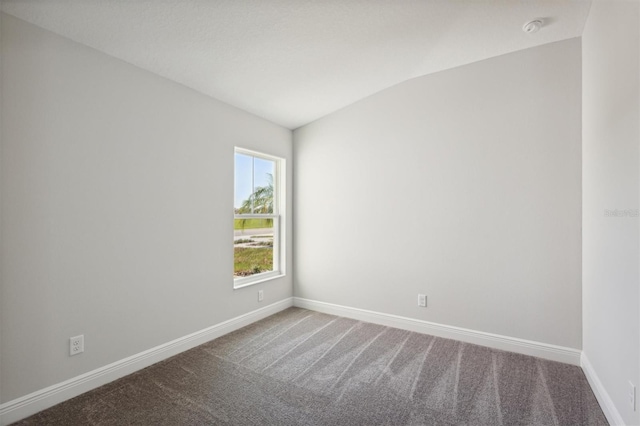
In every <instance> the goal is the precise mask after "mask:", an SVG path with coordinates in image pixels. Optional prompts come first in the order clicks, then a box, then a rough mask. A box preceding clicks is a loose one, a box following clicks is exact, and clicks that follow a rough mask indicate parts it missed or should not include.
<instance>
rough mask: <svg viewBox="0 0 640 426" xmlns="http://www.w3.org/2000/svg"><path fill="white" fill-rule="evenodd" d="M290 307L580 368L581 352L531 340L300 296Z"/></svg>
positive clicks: (295, 298)
mask: <svg viewBox="0 0 640 426" xmlns="http://www.w3.org/2000/svg"><path fill="white" fill-rule="evenodd" d="M293 306H297V307H300V308H305V309H310V310H313V311H318V312H324V313H327V314H332V315H339V316H343V317H347V318H353V319H357V320H359V321H367V322H372V323H375V324H380V325H385V326H388V327H395V328H400V329H403V330H409V331H416V332H418V333H424V334H430V335H432V336H438V337H444V338H447V339H455V340H460V341H463V342H467V343H473V344H476V345H481V346H487V347H490V348H494V349H501V350H504V351H510V352H516V353H520V354H524V355H531V356H536V357H539V358H544V359H549V360H552V361H559V362H563V363H566V364H572V365H578V366H579V365H580V354H581V351H580V350H578V349H572V348H566V347H562V346H556V345H550V344H547V343H540V342H534V341H531V340H524V339H518V338H515V337H507V336H501V335H499V334H492V333H485V332H482V331H476V330H469V329H466V328H460V327H454V326H450V325H443V324H437V323H433V322H429V321H423V320H418V319H414V318H407V317H401V316H397V315H390V314H385V313H382V312H374V311H367V310H365V309H358V308H351V307H348V306H341V305H334V304H332V303H326V302H319V301H316V300H309V299H303V298H300V297H294V298H293Z"/></svg>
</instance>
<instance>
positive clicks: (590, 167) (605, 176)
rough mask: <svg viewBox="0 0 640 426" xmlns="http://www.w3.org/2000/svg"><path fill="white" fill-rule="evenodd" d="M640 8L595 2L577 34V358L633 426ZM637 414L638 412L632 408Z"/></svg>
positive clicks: (638, 321) (637, 377)
mask: <svg viewBox="0 0 640 426" xmlns="http://www.w3.org/2000/svg"><path fill="white" fill-rule="evenodd" d="M639 25H640V3H638V2H637V1H635V2H632V1H594V2H593V4H592V5H591V11H590V13H589V18H588V20H587V24H586V26H585V30H584V34H583V90H584V92H583V134H582V136H583V170H582V178H583V210H582V215H583V221H584V222H583V245H582V253H583V272H582V273H583V298H584V306H583V329H584V337H583V341H584V355H585V356H586V357H587V359H588V360H589V362H590V364H591V365H592V366H593V369H594V370H595V372H596V374H597V376H598V378H599V379H600V381H601V382H602V385H603V387H604V389H605V390H606V392H607V393H608V394H609V396H610V397H611V400H612V401H613V404H614V405H615V408H616V410H617V411H618V413H620V415H621V416H622V418H623V420H624V421H625V423H626V424H640V416H639V414H638V411H636V412H635V413H634V412H633V410H632V409H631V407H630V405H629V402H628V391H629V385H628V382H629V381H631V382H632V383H634V384H635V385H636V386H639V385H640V371H639V368H640V351H639V339H640V317H639V313H640V309H639V297H640V295H639V294H638V293H639V288H640V270H639V268H640V262H639V259H640V251H639V246H640V226H639V220H638V217H637V216H635V217H634V216H624V215H623V216H620V217H617V216H613V217H611V216H609V217H607V216H605V210H616V209H619V210H620V211H621V214H624V213H622V212H624V211H625V210H626V209H630V210H632V211H633V210H637V209H638V208H640V203H639V192H640V160H639V155H640V149H639V148H640V108H639V105H640V92H639V91H640V84H639V79H640V67H639V65H638V61H639V58H640V55H639V50H640V46H639V44H640V32H639V30H638V26H639ZM638 410H640V407H639V408H638Z"/></svg>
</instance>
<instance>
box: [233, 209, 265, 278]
mask: <svg viewBox="0 0 640 426" xmlns="http://www.w3.org/2000/svg"><path fill="white" fill-rule="evenodd" d="M234 222H235V223H234V225H235V226H234V228H235V229H234V232H233V234H234V235H233V252H234V256H233V258H234V268H233V269H234V271H233V276H234V278H238V277H247V276H250V275H254V274H259V273H262V272H269V271H273V236H274V235H273V229H274V228H273V219H235V221H234Z"/></svg>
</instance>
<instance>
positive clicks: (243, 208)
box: [233, 148, 284, 288]
mask: <svg viewBox="0 0 640 426" xmlns="http://www.w3.org/2000/svg"><path fill="white" fill-rule="evenodd" d="M283 163H284V160H283V159H281V158H276V157H272V156H270V155H266V154H260V153H257V152H254V151H248V150H245V149H241V148H236V150H235V179H234V220H233V222H234V227H233V228H234V230H233V234H234V235H233V253H234V255H233V260H234V271H233V282H234V288H239V287H244V286H247V285H251V284H256V283H258V282H261V281H264V280H267V279H270V278H274V277H277V276H281V275H284V268H283V262H282V260H281V259H282V257H281V254H282V253H281V252H282V246H283V244H282V234H283V232H282V230H281V229H282V227H281V219H282V213H283V211H284V204H283V198H284V197H283V196H282V188H283V187H284V185H283V184H282V182H283V174H284V170H283Z"/></svg>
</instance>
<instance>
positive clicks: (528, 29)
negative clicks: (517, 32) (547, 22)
mask: <svg viewBox="0 0 640 426" xmlns="http://www.w3.org/2000/svg"><path fill="white" fill-rule="evenodd" d="M540 28H542V21H541V20H539V19H536V20H535V21H529V22H527V23H526V24H524V25H523V26H522V31H524V32H525V33H527V34H533V33H537V32H538V31H539V30H540Z"/></svg>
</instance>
